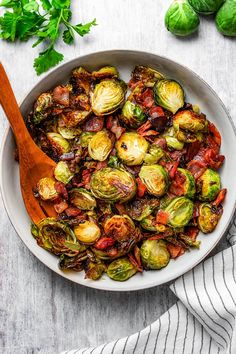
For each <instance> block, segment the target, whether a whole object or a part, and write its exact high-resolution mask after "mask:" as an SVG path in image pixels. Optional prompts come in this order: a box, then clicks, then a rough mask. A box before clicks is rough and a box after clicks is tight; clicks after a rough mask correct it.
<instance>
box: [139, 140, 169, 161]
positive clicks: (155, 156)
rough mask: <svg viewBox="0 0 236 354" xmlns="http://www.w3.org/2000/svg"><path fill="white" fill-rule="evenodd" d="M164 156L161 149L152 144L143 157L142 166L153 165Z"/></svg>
mask: <svg viewBox="0 0 236 354" xmlns="http://www.w3.org/2000/svg"><path fill="white" fill-rule="evenodd" d="M164 156H165V153H164V151H163V150H162V148H161V147H160V146H158V145H155V144H152V145H151V146H150V148H149V150H148V153H147V154H146V155H145V158H144V164H145V165H154V164H156V163H157V162H158V161H159V160H160V159H161V158H162V157H164Z"/></svg>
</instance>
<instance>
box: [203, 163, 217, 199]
mask: <svg viewBox="0 0 236 354" xmlns="http://www.w3.org/2000/svg"><path fill="white" fill-rule="evenodd" d="M220 185H221V182H220V176H219V174H218V173H217V172H216V171H213V170H211V169H210V168H208V169H207V170H206V171H205V172H204V173H203V174H202V175H201V177H199V178H198V180H197V192H198V194H199V195H198V198H199V199H200V200H202V201H212V200H214V199H215V198H216V196H217V194H218V193H219V191H220Z"/></svg>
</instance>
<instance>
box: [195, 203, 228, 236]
mask: <svg viewBox="0 0 236 354" xmlns="http://www.w3.org/2000/svg"><path fill="white" fill-rule="evenodd" d="M222 213H223V208H215V207H213V206H212V205H211V204H210V203H203V204H201V205H200V207H199V216H198V226H199V228H200V230H201V231H202V232H203V233H205V234H208V233H210V232H212V231H214V229H215V228H216V226H217V224H218V222H219V220H220V218H221V216H222Z"/></svg>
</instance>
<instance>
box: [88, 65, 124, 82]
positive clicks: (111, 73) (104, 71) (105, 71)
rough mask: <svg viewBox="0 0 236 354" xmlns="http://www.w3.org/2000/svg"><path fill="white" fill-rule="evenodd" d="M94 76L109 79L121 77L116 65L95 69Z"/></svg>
mask: <svg viewBox="0 0 236 354" xmlns="http://www.w3.org/2000/svg"><path fill="white" fill-rule="evenodd" d="M92 76H93V77H94V78H95V79H100V80H101V79H107V78H111V77H119V72H118V71H117V69H116V68H115V67H114V66H109V65H107V66H103V67H102V68H101V69H99V70H96V71H93V72H92Z"/></svg>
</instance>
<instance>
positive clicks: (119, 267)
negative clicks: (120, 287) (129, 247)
mask: <svg viewBox="0 0 236 354" xmlns="http://www.w3.org/2000/svg"><path fill="white" fill-rule="evenodd" d="M135 273H137V269H136V268H135V267H134V266H133V264H132V263H131V262H130V260H129V259H128V258H127V257H122V258H119V259H116V260H115V261H113V262H112V263H110V264H109V266H108V268H107V275H108V276H109V278H111V279H113V280H116V281H125V280H127V279H129V278H131V277H132V276H133V275H134V274H135Z"/></svg>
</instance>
